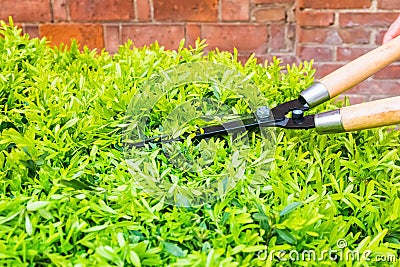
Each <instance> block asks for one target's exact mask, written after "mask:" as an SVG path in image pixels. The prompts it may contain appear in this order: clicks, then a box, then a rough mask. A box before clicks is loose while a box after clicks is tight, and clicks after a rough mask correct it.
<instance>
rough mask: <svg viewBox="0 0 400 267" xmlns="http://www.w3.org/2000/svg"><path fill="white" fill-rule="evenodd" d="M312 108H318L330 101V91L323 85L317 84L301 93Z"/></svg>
mask: <svg viewBox="0 0 400 267" xmlns="http://www.w3.org/2000/svg"><path fill="white" fill-rule="evenodd" d="M300 95H301V96H302V97H303V98H304V100H305V101H306V102H307V104H308V105H309V106H310V108H312V107H315V106H318V105H319V104H322V103H324V102H325V101H327V100H329V99H330V98H331V97H330V95H329V91H328V89H327V88H326V86H325V85H324V84H323V83H320V82H316V83H314V84H313V85H311V86H310V87H308V88H307V89H306V90H304V91H303V92H301V93H300Z"/></svg>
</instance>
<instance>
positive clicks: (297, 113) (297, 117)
mask: <svg viewBox="0 0 400 267" xmlns="http://www.w3.org/2000/svg"><path fill="white" fill-rule="evenodd" d="M303 118H304V111H303V110H301V109H294V110H293V111H292V119H293V120H294V121H297V122H300V121H302V120H303Z"/></svg>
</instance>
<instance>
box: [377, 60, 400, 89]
mask: <svg viewBox="0 0 400 267" xmlns="http://www.w3.org/2000/svg"><path fill="white" fill-rule="evenodd" d="M373 77H374V79H400V65H399V64H393V65H390V66H387V67H385V68H384V69H383V70H381V71H379V72H377V73H376V74H375V75H374V76H373ZM399 95H400V89H399Z"/></svg>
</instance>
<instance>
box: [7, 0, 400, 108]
mask: <svg viewBox="0 0 400 267" xmlns="http://www.w3.org/2000/svg"><path fill="white" fill-rule="evenodd" d="M397 14H400V1H394V0H346V1H344V0H24V1H15V0H1V5H0V19H3V20H7V19H8V16H12V17H13V19H14V21H15V22H16V23H17V24H18V25H20V26H21V27H22V28H23V30H24V32H26V33H29V34H30V36H32V37H42V36H47V37H48V38H49V39H50V40H51V42H52V43H53V44H55V45H57V44H60V43H62V42H64V43H69V40H70V38H75V39H77V40H79V42H80V43H81V44H82V45H87V46H88V47H89V48H98V49H102V48H105V49H106V50H108V51H110V52H115V51H116V50H117V48H118V46H119V45H120V44H122V43H124V42H126V41H127V40H128V39H132V40H133V41H134V43H135V45H136V46H142V45H146V44H149V43H152V42H154V41H155V40H158V42H159V43H160V44H162V45H164V46H165V47H166V48H168V49H174V48H176V47H177V46H178V44H179V42H180V40H181V39H182V38H185V39H186V41H187V44H193V43H194V41H195V40H196V39H197V38H198V37H200V38H202V39H207V43H208V44H209V47H208V49H214V48H215V47H218V48H219V49H220V50H228V51H232V50H233V47H236V48H237V49H238V51H239V54H240V57H241V59H243V60H244V59H245V58H247V57H248V56H249V55H250V54H251V53H255V54H256V56H257V57H258V58H260V60H265V59H270V58H271V57H272V56H278V57H280V58H282V59H283V61H284V62H285V63H293V62H296V63H298V62H300V61H302V60H310V59H314V60H315V65H314V66H315V67H316V68H317V77H322V76H324V75H326V74H327V73H329V72H331V71H333V70H334V69H336V68H338V67H340V66H342V65H343V64H345V63H346V62H348V61H349V60H351V59H354V58H355V57H358V56H360V55H362V54H363V53H365V52H367V51H369V50H371V49H373V48H375V47H377V46H378V45H379V44H380V43H381V40H382V37H383V34H384V32H385V30H386V29H387V27H388V26H389V25H390V23H391V22H392V21H393V20H394V19H395V17H396V16H397ZM399 78H400V62H399V63H395V64H393V65H392V66H390V67H388V68H386V69H385V70H384V71H381V72H379V73H378V74H376V75H374V76H373V77H372V78H370V79H368V80H367V81H365V82H363V83H362V84H360V85H359V86H356V87H355V88H354V89H352V91H350V94H352V102H354V103H355V102H360V101H369V100H372V99H377V98H382V97H387V96H392V95H400V80H399Z"/></svg>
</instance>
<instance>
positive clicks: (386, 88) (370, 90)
mask: <svg viewBox="0 0 400 267" xmlns="http://www.w3.org/2000/svg"><path fill="white" fill-rule="evenodd" d="M399 88H400V81H399V80H374V79H368V80H366V81H364V82H362V83H360V84H358V85H356V86H354V88H352V89H351V90H350V91H349V93H351V94H363V95H387V96H394V95H400V89H399Z"/></svg>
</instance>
